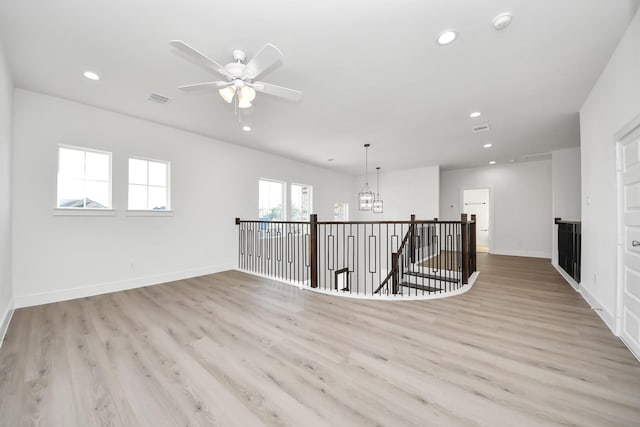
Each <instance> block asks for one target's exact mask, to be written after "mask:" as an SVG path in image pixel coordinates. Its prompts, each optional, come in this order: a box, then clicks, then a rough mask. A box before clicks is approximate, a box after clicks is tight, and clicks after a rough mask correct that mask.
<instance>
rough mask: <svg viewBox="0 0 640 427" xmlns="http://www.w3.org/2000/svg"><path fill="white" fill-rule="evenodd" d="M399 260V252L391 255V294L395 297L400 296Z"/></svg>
mask: <svg viewBox="0 0 640 427" xmlns="http://www.w3.org/2000/svg"><path fill="white" fill-rule="evenodd" d="M398 258H399V256H398V253H397V252H392V253H391V272H392V275H391V292H392V293H393V295H397V294H398V288H399V287H400V286H399V285H400V268H399V265H398V264H399V262H398Z"/></svg>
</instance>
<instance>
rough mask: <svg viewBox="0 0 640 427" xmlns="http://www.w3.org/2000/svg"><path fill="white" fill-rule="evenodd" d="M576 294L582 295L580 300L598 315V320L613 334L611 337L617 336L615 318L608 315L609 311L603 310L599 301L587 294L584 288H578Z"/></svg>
mask: <svg viewBox="0 0 640 427" xmlns="http://www.w3.org/2000/svg"><path fill="white" fill-rule="evenodd" d="M578 293H579V294H580V295H582V298H584V300H585V301H586V302H587V303H589V305H590V306H591V308H592V309H593V311H595V312H596V313H598V316H600V318H601V319H602V320H603V321H604V323H605V324H606V325H607V326H608V327H609V329H611V332H613V335H615V336H618V334H617V333H616V318H615V316H613V315H612V314H611V313H609V311H607V309H605V308H604V307H603V306H602V304H600V301H598V299H597V298H596V297H594V296H593V295H591V293H589V291H588V290H587V288H585V287H584V286H581V287H580V290H579V291H578Z"/></svg>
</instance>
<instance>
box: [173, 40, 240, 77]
mask: <svg viewBox="0 0 640 427" xmlns="http://www.w3.org/2000/svg"><path fill="white" fill-rule="evenodd" d="M169 44H170V45H171V46H173V47H174V48H176V49H178V51H180V52H182V53H183V54H185V55H186V56H188V57H189V58H190V59H193V60H196V61H197V62H198V63H200V64H201V65H204V66H206V67H207V68H208V69H210V70H213V71H215V72H217V73H220V74H222V75H223V76H225V77H231V76H230V75H229V73H228V72H227V70H225V69H224V67H223V66H222V65H220V64H218V63H217V62H216V61H214V60H213V59H211V58H209V57H208V56H207V55H205V54H204V53H202V52H200V51H198V50H196V49H194V48H192V47H191V46H189V45H188V44H186V43H185V42H183V41H182V40H171V41H170V42H169Z"/></svg>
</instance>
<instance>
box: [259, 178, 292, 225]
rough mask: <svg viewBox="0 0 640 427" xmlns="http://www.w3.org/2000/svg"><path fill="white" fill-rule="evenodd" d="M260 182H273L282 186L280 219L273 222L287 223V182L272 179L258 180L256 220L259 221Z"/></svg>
mask: <svg viewBox="0 0 640 427" xmlns="http://www.w3.org/2000/svg"><path fill="white" fill-rule="evenodd" d="M260 181H268V182H275V183H278V184H281V185H282V218H280V219H275V220H274V221H287V214H288V209H287V206H288V205H287V181H281V180H278V179H272V178H258V219H260Z"/></svg>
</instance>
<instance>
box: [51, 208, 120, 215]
mask: <svg viewBox="0 0 640 427" xmlns="http://www.w3.org/2000/svg"><path fill="white" fill-rule="evenodd" d="M53 215H55V216H115V215H116V211H115V209H96V208H54V209H53Z"/></svg>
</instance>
